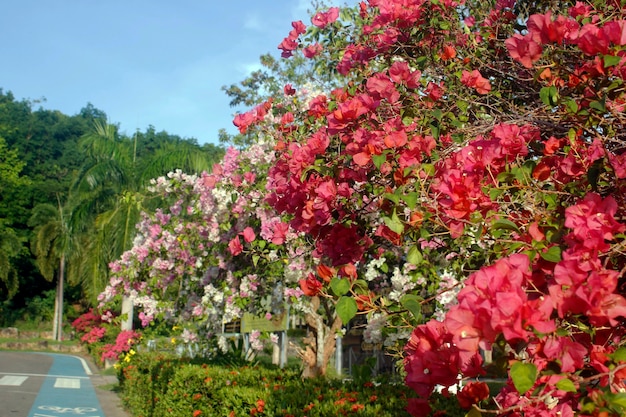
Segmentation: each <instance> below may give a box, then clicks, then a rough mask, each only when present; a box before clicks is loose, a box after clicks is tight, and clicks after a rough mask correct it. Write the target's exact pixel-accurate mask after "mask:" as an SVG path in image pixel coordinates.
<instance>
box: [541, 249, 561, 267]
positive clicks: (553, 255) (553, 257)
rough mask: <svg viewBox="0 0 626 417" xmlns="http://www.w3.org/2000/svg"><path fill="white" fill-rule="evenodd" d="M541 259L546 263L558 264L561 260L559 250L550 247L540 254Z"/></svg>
mask: <svg viewBox="0 0 626 417" xmlns="http://www.w3.org/2000/svg"><path fill="white" fill-rule="evenodd" d="M541 257H542V258H543V259H545V260H546V261H548V262H554V263H556V262H559V261H560V260H561V248H560V247H558V246H551V247H550V248H549V249H548V250H547V251H545V252H541Z"/></svg>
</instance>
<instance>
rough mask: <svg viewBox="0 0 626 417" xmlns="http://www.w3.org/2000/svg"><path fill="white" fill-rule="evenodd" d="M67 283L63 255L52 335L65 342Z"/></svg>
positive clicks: (60, 262)
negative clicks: (64, 315)
mask: <svg viewBox="0 0 626 417" xmlns="http://www.w3.org/2000/svg"><path fill="white" fill-rule="evenodd" d="M64 281H65V256H64V255H61V259H60V261H59V281H58V283H57V294H56V300H55V302H54V310H55V311H54V320H55V322H54V325H53V326H52V333H53V336H54V340H57V341H61V340H63V291H64Z"/></svg>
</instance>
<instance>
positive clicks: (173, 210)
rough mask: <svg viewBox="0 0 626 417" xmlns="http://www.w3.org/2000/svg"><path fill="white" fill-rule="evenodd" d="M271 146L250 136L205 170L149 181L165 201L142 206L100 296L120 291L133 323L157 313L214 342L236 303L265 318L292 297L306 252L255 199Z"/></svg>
mask: <svg viewBox="0 0 626 417" xmlns="http://www.w3.org/2000/svg"><path fill="white" fill-rule="evenodd" d="M271 149H272V145H271V143H263V142H262V141H261V140H259V141H258V143H256V144H255V145H253V146H251V147H250V148H248V149H247V150H245V151H238V150H236V149H234V148H230V149H228V151H227V152H226V155H225V157H224V159H223V160H222V161H221V163H220V164H218V165H216V166H215V167H214V169H213V172H212V173H210V174H209V173H206V172H205V173H202V174H201V175H187V174H184V173H183V172H181V171H176V172H171V173H170V174H169V175H168V176H167V177H160V178H158V179H156V180H153V181H152V186H151V187H150V191H151V192H152V193H153V195H154V196H155V197H158V198H161V199H162V201H163V206H165V207H167V208H163V209H158V210H157V211H156V212H155V213H152V214H149V213H144V214H143V220H142V222H141V223H139V224H138V226H137V227H138V233H137V237H136V238H135V241H134V244H133V248H132V249H131V250H129V251H127V252H126V253H124V255H123V256H122V257H121V259H119V260H118V261H116V262H114V263H112V264H111V266H110V267H111V271H112V278H111V280H110V284H109V286H108V287H107V288H106V289H105V291H104V292H103V293H102V294H101V295H100V299H101V302H102V305H103V306H104V305H107V304H110V303H112V302H114V301H115V300H116V299H117V298H120V297H121V296H129V297H131V298H132V300H133V302H134V304H135V306H137V307H138V308H139V310H140V312H139V318H140V320H141V322H142V325H143V326H148V325H149V324H150V323H152V322H153V321H154V320H155V319H159V320H165V321H167V322H169V323H172V324H174V325H177V327H178V328H181V329H183V333H182V339H183V340H184V341H185V342H200V341H208V340H212V341H213V342H215V340H214V339H211V336H212V335H215V334H216V333H220V332H221V331H222V325H223V323H228V322H231V321H235V320H238V319H241V317H242V316H243V314H244V313H245V312H251V313H254V314H258V315H266V316H267V317H271V316H272V315H273V314H276V313H282V312H284V310H285V307H286V303H288V302H290V301H293V302H294V303H295V306H296V307H298V306H300V304H298V302H297V301H298V300H299V299H300V297H301V295H302V291H301V290H300V289H299V288H298V280H299V279H300V278H301V277H302V276H304V275H306V273H307V272H308V268H309V267H308V264H309V262H308V261H307V259H308V257H309V252H310V251H306V250H305V248H306V244H305V242H304V241H303V240H302V238H301V237H300V236H298V235H297V234H296V233H294V231H293V230H292V229H290V228H289V226H288V225H287V224H286V223H284V222H283V221H282V220H281V219H280V218H279V217H278V216H277V215H276V214H275V213H274V211H273V210H271V208H270V207H268V206H267V204H265V203H264V188H265V177H266V174H267V171H268V166H269V165H270V164H271V163H272V162H273V158H274V156H273V152H271V151H270V150H271ZM287 259H289V262H287ZM257 333H258V332H253V333H252V335H253V336H254V335H257ZM252 342H253V343H252V344H251V345H252V347H259V346H260V345H259V344H258V343H254V342H255V341H254V340H253V341H252ZM260 347H262V346H260Z"/></svg>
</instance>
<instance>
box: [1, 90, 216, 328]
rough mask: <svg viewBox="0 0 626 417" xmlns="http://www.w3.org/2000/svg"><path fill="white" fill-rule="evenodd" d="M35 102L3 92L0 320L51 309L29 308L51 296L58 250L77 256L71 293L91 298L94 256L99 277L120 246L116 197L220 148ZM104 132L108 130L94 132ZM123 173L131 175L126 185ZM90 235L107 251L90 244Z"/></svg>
mask: <svg viewBox="0 0 626 417" xmlns="http://www.w3.org/2000/svg"><path fill="white" fill-rule="evenodd" d="M37 104H38V103H37V102H31V101H28V100H21V101H19V100H16V99H15V97H14V96H13V95H12V94H11V93H10V92H4V91H2V90H0V303H1V304H0V312H1V313H0V324H1V325H5V326H6V325H11V324H13V323H14V322H15V321H16V320H20V319H32V320H37V317H39V318H41V319H43V318H44V317H48V316H50V315H51V314H52V313H51V312H40V311H37V312H35V310H33V308H32V306H34V305H40V304H41V303H37V302H36V301H37V300H38V299H40V298H41V297H44V298H45V297H46V296H47V294H51V293H50V292H49V291H48V290H50V289H53V288H54V283H53V282H51V281H57V277H58V274H59V265H60V263H59V259H60V258H61V255H62V254H63V253H70V252H71V253H73V254H74V255H75V257H74V259H69V257H68V258H67V259H66V261H67V271H66V274H65V275H67V277H68V279H69V281H70V283H71V284H72V285H71V286H70V288H69V289H67V288H66V289H65V291H64V292H65V293H66V296H67V297H68V300H69V301H71V302H72V303H77V302H81V303H83V304H85V305H88V304H90V303H91V302H93V300H95V295H96V294H98V293H99V292H100V291H101V290H102V289H103V287H104V284H101V283H100V282H98V281H96V280H89V279H88V278H89V273H88V270H95V269H93V268H92V269H90V268H91V267H93V266H94V265H95V262H93V261H94V259H95V258H97V257H98V256H100V255H99V254H102V255H103V256H101V258H103V259H100V264H101V265H103V268H101V269H100V271H103V270H104V272H102V275H103V277H102V278H104V279H106V275H107V271H106V264H107V263H108V262H109V261H111V260H113V259H115V258H117V257H118V256H119V255H120V254H121V252H122V249H120V248H116V246H115V245H114V244H113V243H112V242H113V240H114V236H113V235H114V234H115V232H114V230H115V229H116V228H117V229H120V225H119V222H120V221H121V220H120V218H121V216H119V215H118V216H117V217H115V216H114V215H113V214H115V210H116V209H117V212H120V211H121V205H120V204H119V201H123V198H121V195H122V194H123V193H126V194H125V195H126V198H127V200H130V198H129V193H128V191H130V190H132V191H133V192H135V193H140V191H141V187H142V186H143V185H142V184H145V183H147V182H148V181H149V179H150V178H152V177H157V176H159V175H162V174H163V173H166V172H168V171H170V170H172V169H176V168H185V169H186V170H187V171H188V172H193V170H194V167H195V170H196V171H198V172H199V171H201V170H202V169H206V168H207V167H209V166H210V165H211V163H212V161H215V160H217V159H218V158H219V157H221V155H222V154H223V150H222V149H221V148H220V147H217V146H215V145H212V144H206V145H202V146H200V145H199V144H198V143H197V142H196V141H195V140H194V139H182V138H180V137H178V136H175V135H171V134H168V133H166V132H156V131H155V129H154V128H153V127H149V128H148V129H146V130H145V131H144V132H141V131H137V132H136V133H135V134H134V135H133V137H132V138H131V137H127V136H126V135H123V134H120V133H119V132H118V131H117V127H116V126H114V125H107V120H106V114H105V113H104V112H102V111H101V110H98V109H96V108H95V107H93V106H92V105H91V104H88V105H87V106H85V107H84V108H83V109H81V110H80V112H79V113H78V114H76V115H73V116H68V115H65V114H62V113H61V112H59V111H53V110H44V109H43V108H36V106H37ZM101 127H104V129H100V130H99V128H101ZM103 132H104V133H107V134H108V137H105V138H102V137H100V138H99V139H98V138H97V137H98V136H99V134H100V133H103ZM100 136H101V135H100ZM105 136H106V135H105ZM105 143H106V144H107V145H106V146H104V144H105ZM122 151H123V152H122ZM122 157H124V158H126V159H125V160H122V159H120V158H122ZM129 172H132V174H133V175H135V176H137V179H136V180H135V181H133V183H132V185H131V181H130V178H129V177H128V174H129ZM140 174H141V175H142V177H139V175H140ZM138 195H139V194H135V196H138ZM135 204H137V201H135ZM106 213H108V214H107V216H105V214H106ZM116 222H118V224H117V225H114V223H116ZM135 223H136V221H135V220H131V221H130V222H129V224H128V226H126V227H121V228H122V229H126V230H129V231H130V233H129V235H130V237H127V238H126V240H127V241H128V240H129V239H132V234H134V224H135ZM122 224H123V223H122ZM105 225H106V227H105ZM105 230H106V231H107V232H106V235H104V232H105ZM96 242H99V243H101V244H102V245H101V248H102V247H103V246H105V247H107V248H108V249H107V251H100V252H97V251H96V249H97V248H96V246H95V243H96ZM78 248H81V249H85V250H82V251H79V250H78ZM87 248H92V249H94V250H92V251H91V252H89V253H88V251H86V249H87ZM96 260H97V259H96ZM90 261H92V262H90ZM102 278H100V280H102ZM90 296H92V297H93V299H91V300H90V298H89V297H90ZM44 304H46V303H44ZM53 304H54V301H53V300H52V305H53ZM31 310H32V311H31ZM73 312H74V310H73V308H70V307H68V309H67V310H66V313H70V314H71V313H73ZM33 324H36V323H33Z"/></svg>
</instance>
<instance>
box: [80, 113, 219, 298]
mask: <svg viewBox="0 0 626 417" xmlns="http://www.w3.org/2000/svg"><path fill="white" fill-rule="evenodd" d="M141 138H143V135H140V134H139V132H137V134H135V135H134V137H133V138H124V137H120V135H118V133H117V129H116V127H115V126H114V125H111V124H106V123H102V122H100V121H96V122H95V124H94V131H93V132H92V133H90V134H87V135H85V136H84V137H83V138H82V140H81V142H80V144H79V145H80V146H81V149H82V151H83V152H84V154H85V155H86V161H85V164H84V165H83V167H82V169H81V171H80V173H79V174H78V176H77V180H76V182H75V184H74V187H73V190H74V191H75V193H77V194H79V195H82V196H83V199H84V201H83V203H81V205H80V208H79V209H78V211H79V213H78V214H77V215H78V216H79V217H83V218H87V217H89V216H91V218H92V222H91V224H92V229H91V232H90V233H89V234H88V235H87V236H88V241H87V242H85V254H84V256H83V260H82V263H81V277H82V284H83V288H84V291H85V294H86V295H88V296H89V297H90V299H91V301H92V302H94V301H95V297H96V296H97V295H98V294H99V293H100V292H101V291H102V289H104V286H105V285H106V283H107V282H108V264H109V263H110V262H112V261H113V260H115V259H117V258H119V257H120V256H121V255H122V253H123V252H124V251H126V250H128V249H130V248H131V247H132V242H133V239H134V236H135V226H136V224H137V223H138V222H139V220H140V215H141V212H142V211H143V210H144V209H145V208H146V206H150V203H151V202H150V201H149V199H148V198H147V197H146V193H145V190H146V189H145V187H146V185H147V184H148V183H149V181H150V179H152V178H156V177H158V176H160V175H165V174H166V173H167V172H169V171H172V170H174V169H182V170H183V171H185V172H187V173H198V172H201V171H202V170H206V169H208V168H209V167H211V166H212V164H213V163H215V162H217V160H216V159H217V158H218V157H221V155H216V154H210V153H206V152H203V151H202V150H201V148H200V147H198V146H197V145H195V144H194V143H193V142H190V141H183V140H180V139H175V138H174V139H172V138H171V137H165V138H164V137H161V138H159V141H158V142H156V143H155V145H156V149H155V150H154V151H153V152H152V153H150V154H148V155H143V156H142V157H138V156H137V155H138V145H140V143H138V142H139V141H140V139H141ZM94 213H95V214H94Z"/></svg>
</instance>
